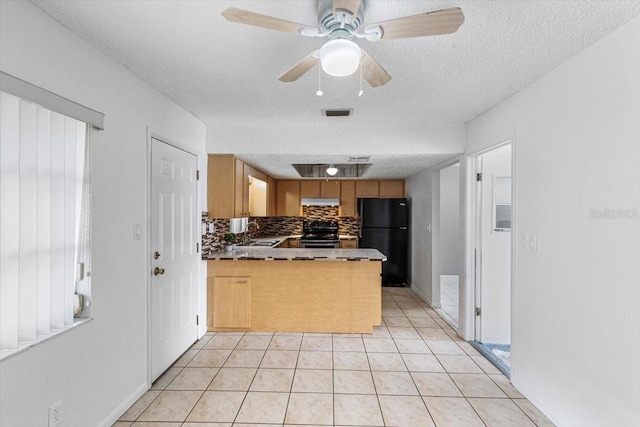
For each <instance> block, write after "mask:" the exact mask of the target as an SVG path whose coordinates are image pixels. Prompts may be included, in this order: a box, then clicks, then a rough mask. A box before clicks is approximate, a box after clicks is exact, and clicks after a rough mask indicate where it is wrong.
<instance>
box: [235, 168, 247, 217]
mask: <svg viewBox="0 0 640 427" xmlns="http://www.w3.org/2000/svg"><path fill="white" fill-rule="evenodd" d="M235 174H236V177H235V184H234V191H235V209H234V212H235V215H234V216H236V217H243V216H249V213H248V212H249V176H248V175H247V174H245V173H244V162H243V161H242V160H240V159H236V166H235ZM245 188H246V189H247V190H246V191H245Z"/></svg>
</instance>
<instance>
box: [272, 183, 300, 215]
mask: <svg viewBox="0 0 640 427" xmlns="http://www.w3.org/2000/svg"><path fill="white" fill-rule="evenodd" d="M277 212H278V215H279V216H300V181H278V209H277Z"/></svg>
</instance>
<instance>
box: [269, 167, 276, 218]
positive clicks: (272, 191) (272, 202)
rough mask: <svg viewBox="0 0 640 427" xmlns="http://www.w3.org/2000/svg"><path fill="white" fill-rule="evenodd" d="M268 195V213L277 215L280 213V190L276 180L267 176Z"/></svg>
mask: <svg viewBox="0 0 640 427" xmlns="http://www.w3.org/2000/svg"><path fill="white" fill-rule="evenodd" d="M267 197H268V200H269V205H268V207H267V215H269V216H276V215H277V214H278V191H277V187H276V180H275V179H273V178H271V177H270V176H269V177H267Z"/></svg>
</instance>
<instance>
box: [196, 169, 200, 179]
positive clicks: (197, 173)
mask: <svg viewBox="0 0 640 427" xmlns="http://www.w3.org/2000/svg"><path fill="white" fill-rule="evenodd" d="M196 181H200V171H196Z"/></svg>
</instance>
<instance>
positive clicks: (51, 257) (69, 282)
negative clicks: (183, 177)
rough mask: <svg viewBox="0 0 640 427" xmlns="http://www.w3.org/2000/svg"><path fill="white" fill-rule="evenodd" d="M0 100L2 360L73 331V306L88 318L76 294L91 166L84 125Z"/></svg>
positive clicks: (85, 251)
mask: <svg viewBox="0 0 640 427" xmlns="http://www.w3.org/2000/svg"><path fill="white" fill-rule="evenodd" d="M0 103H1V105H0V190H1V192H0V235H1V239H0V240H1V244H0V291H1V292H0V357H2V358H4V357H7V356H9V355H11V354H14V353H15V352H16V351H19V350H21V349H24V348H27V347H30V346H31V345H33V344H35V343H37V342H39V341H41V340H43V339H45V338H47V337H50V336H52V335H55V334H57V333H59V332H61V331H64V330H65V329H68V328H69V327H71V326H73V325H74V323H77V319H76V318H75V317H74V308H75V312H76V315H79V316H88V315H89V314H90V313H89V312H88V309H85V310H84V312H83V310H82V309H83V308H85V304H80V300H81V298H82V297H81V296H77V295H82V296H85V297H88V296H89V292H90V289H89V280H88V277H87V275H86V271H88V268H87V267H88V265H87V261H88V260H89V233H88V230H89V224H88V219H89V212H90V209H89V201H90V194H89V185H88V183H89V179H88V177H89V173H88V171H89V169H88V167H89V165H90V162H86V161H85V159H86V157H87V154H88V153H87V151H86V148H87V147H88V145H87V135H88V132H87V125H86V123H84V122H82V121H79V120H76V119H74V118H71V117H67V116H64V115H62V114H59V113H56V112H53V111H50V110H48V109H46V108H44V107H42V106H40V105H37V104H35V103H32V102H29V101H26V100H24V99H21V98H19V97H16V96H14V95H11V94H9V93H5V92H0ZM85 177H86V178H87V179H86V181H85ZM87 300H88V298H87ZM74 305H75V306H76V307H74Z"/></svg>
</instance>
